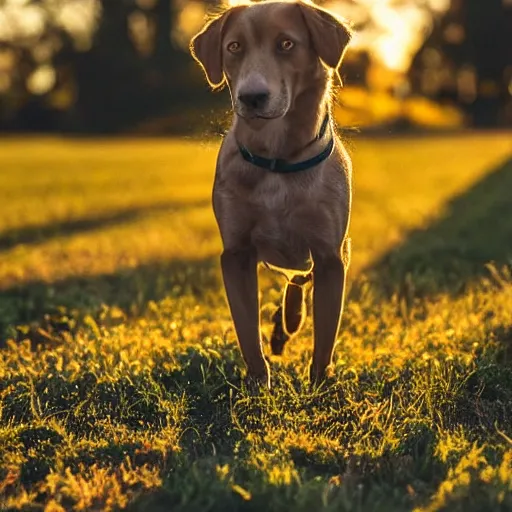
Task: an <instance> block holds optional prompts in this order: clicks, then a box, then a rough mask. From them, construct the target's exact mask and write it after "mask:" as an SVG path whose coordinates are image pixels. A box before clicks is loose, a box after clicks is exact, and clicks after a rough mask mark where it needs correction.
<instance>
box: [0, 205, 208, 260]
mask: <svg viewBox="0 0 512 512" xmlns="http://www.w3.org/2000/svg"><path fill="white" fill-rule="evenodd" d="M209 204H210V201H209V200H200V201H195V202H177V201H163V202H159V203H152V204H149V205H143V206H131V207H129V208H126V209H123V210H119V211H114V212H107V213H104V214H102V215H92V216H90V217H84V218H79V219H72V220H64V221H58V222H54V223H50V224H46V225H42V226H37V225H29V226H24V227H21V228H13V229H9V230H6V231H3V232H2V231H0V251H7V250H9V249H12V248H14V247H15V246H17V245H35V244H38V243H41V242H46V241H48V240H49V239H51V238H55V237H62V236H72V235H74V234H77V233H83V232H87V231H93V230H96V229H101V228H106V227H110V226H114V225H117V224H122V223H126V222H132V221H134V220H137V219H139V218H141V217H143V216H145V215H149V214H152V213H159V212H165V211H169V212H172V211H178V210H180V209H184V208H199V207H203V206H208V205H209Z"/></svg>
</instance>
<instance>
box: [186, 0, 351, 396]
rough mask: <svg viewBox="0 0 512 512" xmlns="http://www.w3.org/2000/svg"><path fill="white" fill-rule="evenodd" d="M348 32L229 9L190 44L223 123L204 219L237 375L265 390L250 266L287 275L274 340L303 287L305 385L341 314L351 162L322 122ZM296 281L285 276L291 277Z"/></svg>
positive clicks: (304, 9) (320, 368)
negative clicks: (308, 302) (307, 318)
mask: <svg viewBox="0 0 512 512" xmlns="http://www.w3.org/2000/svg"><path fill="white" fill-rule="evenodd" d="M350 38H351V34H350V31H349V29H348V28H347V27H346V26H345V25H344V24H343V23H342V22H341V21H340V20H339V19H337V18H336V17H335V16H333V15H332V14H330V13H329V12H327V11H325V10H323V9H320V8H318V7H317V6H315V5H314V4H312V3H309V2H305V1H265V2H258V3H256V2H254V3H248V4H245V5H238V6H236V7H233V8H231V9H229V10H227V11H226V12H224V13H223V14H221V15H219V16H217V17H216V18H215V19H213V20H211V21H209V22H208V23H207V24H206V25H205V27H204V28H203V29H202V30H201V32H200V33H199V34H197V35H196V36H195V37H194V38H193V39H192V41H191V45H190V46H191V52H192V55H193V56H194V58H195V59H196V60H197V61H198V62H199V63H200V64H201V66H202V68H203V69H204V72H205V74H206V77H207V79H208V82H209V83H210V85H211V86H213V87H219V86H221V85H223V84H224V83H225V82H227V84H228V86H229V90H230V93H231V98H232V104H233V110H234V114H235V115H234V119H233V123H232V126H231V129H230V130H229V132H228V133H227V135H226V137H225V138H224V140H223V143H222V147H221V149H220V153H219V156H218V160H217V169H216V176H215V183H214V188H213V209H214V212H215V217H216V219H217V223H218V227H219V230H220V234H221V237H222V242H223V246H224V251H223V253H222V256H221V267H222V274H223V279H224V286H225V290H226V294H227V299H228V303H229V307H230V311H231V315H232V318H233V322H234V325H235V330H236V333H237V337H238V340H239V344H240V347H241V351H242V354H243V357H244V360H245V363H246V365H247V369H248V377H249V378H251V379H255V380H256V381H258V382H261V383H264V384H265V385H266V386H268V387H269V386H270V375H269V369H268V364H267V362H266V359H265V357H264V354H263V351H262V347H261V337H260V318H259V299H258V277H257V267H258V262H264V263H265V264H267V265H270V266H272V267H277V268H279V269H282V270H283V271H284V272H285V273H286V274H287V275H288V277H289V279H290V280H289V282H288V284H287V287H286V290H285V293H284V299H283V306H282V315H283V318H282V319H281V318H278V319H277V322H278V325H277V326H276V329H275V330H274V338H275V339H274V340H273V343H272V345H273V349H274V352H279V351H280V349H282V346H281V347H279V340H278V339H277V338H278V336H279V325H280V324H281V323H282V324H284V328H285V332H286V334H287V335H288V336H291V335H293V334H295V333H296V332H297V331H298V330H299V328H300V326H301V324H302V320H303V316H304V314H303V310H304V307H303V301H304V291H303V286H304V284H305V283H306V282H307V281H308V276H311V274H312V277H313V285H314V289H313V320H314V333H315V335H314V338H315V339H314V351H313V361H312V364H311V367H310V379H311V381H312V382H313V383H318V382H320V381H322V379H324V378H325V376H326V373H327V370H328V368H329V365H330V363H331V359H332V354H333V349H334V343H335V341H336V336H337V333H338V329H339V323H340V318H341V311H342V309H343V298H344V287H345V277H346V272H347V269H348V265H349V260H350V239H349V238H348V236H347V231H348V226H349V220H350V208H351V162H350V159H349V157H348V155H347V153H346V151H345V149H344V147H343V145H342V143H341V141H340V140H339V139H338V137H337V136H336V134H335V133H334V126H333V123H332V121H331V117H330V109H331V97H330V94H331V84H332V78H333V74H335V73H337V70H338V67H339V65H340V63H341V60H342V58H343V55H344V53H345V50H346V48H347V45H348V43H349V41H350ZM292 276H295V277H292Z"/></svg>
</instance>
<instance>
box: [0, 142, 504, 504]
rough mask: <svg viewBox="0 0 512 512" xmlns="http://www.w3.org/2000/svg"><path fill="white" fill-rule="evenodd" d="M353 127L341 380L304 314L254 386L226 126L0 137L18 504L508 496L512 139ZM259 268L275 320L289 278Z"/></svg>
mask: <svg viewBox="0 0 512 512" xmlns="http://www.w3.org/2000/svg"><path fill="white" fill-rule="evenodd" d="M349 148H350V151H351V153H352V156H353V160H354V167H355V175H354V178H355V188H354V211H353V216H352V230H351V236H352V239H353V245H354V254H353V266H352V269H351V272H350V278H349V281H350V293H349V296H348V300H347V304H346V310H345V314H344V318H343V326H342V330H341V332H340V338H339V342H338V347H337V352H336V359H335V374H336V377H337V379H336V382H335V383H331V384H330V385H329V386H327V387H325V388H324V389H321V390H320V391H318V392H315V393H310V392H309V391H308V386H307V379H306V373H307V364H308V359H309V357H310V355H311V348H312V347H311V335H312V332H311V322H310V321H308V323H307V324H306V327H305V329H304V332H303V334H302V335H301V336H300V337H299V338H298V339H296V340H294V341H293V342H291V343H290V344H289V346H288V347H287V349H286V352H285V356H284V358H282V359H273V360H272V365H273V375H274V391H273V393H272V394H262V395H261V396H257V397H254V396H249V395H247V394H246V393H245V391H244V390H243V389H240V375H241V372H242V371H243V367H242V362H241V358H240V354H239V352H238V349H237V346H236V342H235V339H234V335H233V332H232V328H231V320H230V317H229V313H228V310H227V308H226V304H225V301H224V296H223V291H222V283H221V279H220V273H219V269H218V255H219V253H220V250H221V244H220V240H219V237H218V233H217V229H216V227H215V222H214V219H213V214H212V212H211V206H210V194H211V183H212V179H213V172H214V161H215V155H216V150H217V145H216V144H214V143H199V142H197V141H192V140H188V141H183V140H182V141H178V140H174V141H173V140H171V141H169V140H145V141H141V140H138V141H137V140H118V141H110V142H105V141H61V140H56V139H33V140H30V139H29V140H16V139H13V140H10V141H7V142H3V145H2V152H1V153H0V200H1V204H2V208H1V209H0V340H1V342H2V349H1V350H0V407H1V408H0V415H1V416H0V460H1V461H2V462H1V463H0V509H2V510H4V509H7V510H9V509H20V508H23V507H25V508H26V509H27V510H29V509H30V507H34V506H36V505H39V506H41V507H43V509H44V507H46V510H50V511H57V510H71V509H76V510H93V509H94V510H115V509H117V508H124V507H128V508H130V509H132V510H141V511H142V510H144V511H146V510H170V509H172V510H231V509H240V510H241V509H243V510H291V509H294V510H304V511H310V510H314V509H325V510H375V511H383V510H390V511H396V510H413V509H415V510H418V511H420V510H421V511H430V510H432V511H434V510H443V509H446V508H449V509H450V510H464V511H465V512H466V511H468V510H482V509H485V510H491V509H493V508H497V507H499V506H501V507H504V508H507V507H512V502H511V493H512V464H511V461H512V440H511V438H512V429H511V427H510V425H511V424H512V368H511V364H512V362H511V361H512V270H511V262H512V242H511V241H512V201H510V190H511V187H512V183H511V174H512V168H511V164H510V161H508V162H507V158H508V159H509V158H510V154H511V153H512V143H511V142H510V138H509V137H508V135H497V134H489V135H485V136H484V135H475V136H450V137H445V138H434V137H427V138H402V139H399V138H396V139H393V138H390V139H380V140H379V139H377V140H352V141H349ZM262 285H263V286H262V320H263V322H264V326H263V331H264V334H266V335H268V334H269V329H270V324H269V320H270V317H271V315H272V313H273V311H274V308H275V306H276V304H277V302H278V300H279V298H280V286H281V285H282V282H281V281H280V279H279V278H278V277H276V276H273V275H271V274H269V273H268V272H266V271H265V272H262ZM266 348H267V347H266Z"/></svg>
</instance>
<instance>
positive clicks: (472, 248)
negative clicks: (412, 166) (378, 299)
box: [363, 157, 512, 298]
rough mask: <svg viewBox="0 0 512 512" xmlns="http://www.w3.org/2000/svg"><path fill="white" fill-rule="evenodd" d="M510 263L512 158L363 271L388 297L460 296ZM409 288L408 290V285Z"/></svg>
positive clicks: (511, 242)
mask: <svg viewBox="0 0 512 512" xmlns="http://www.w3.org/2000/svg"><path fill="white" fill-rule="evenodd" d="M488 264H492V265H493V266H494V267H495V268H496V269H497V270H498V271H499V269H501V268H502V267H503V266H506V265H508V266H509V267H510V266H511V265H512V158H511V157H508V158H507V159H506V160H505V161H504V162H502V163H501V164H500V165H498V166H497V167H496V168H495V169H493V170H491V171H490V172H489V173H487V175H486V176H485V177H484V178H483V179H482V180H481V181H479V182H478V183H476V184H475V185H473V186H472V187H471V188H470V189H469V190H467V191H465V192H464V193H463V194H461V195H460V196H458V197H455V198H454V199H453V200H452V201H450V202H449V203H448V204H447V205H446V208H445V214H444V215H443V216H442V217H441V218H440V219H439V220H437V221H436V222H434V223H433V224H431V225H430V226H428V227H427V228H425V229H420V230H415V231H412V232H411V233H409V235H408V236H407V238H406V239H405V241H404V242H403V243H402V244H400V245H399V246H397V247H395V248H393V249H391V250H390V251H389V252H388V253H386V254H385V255H384V256H383V257H382V258H380V259H379V260H378V261H376V262H374V263H373V264H371V265H370V266H369V267H368V268H366V269H365V270H364V271H363V273H365V274H367V275H368V276H370V280H371V282H372V284H373V286H374V287H375V288H376V289H378V290H379V291H380V292H382V294H383V295H384V297H385V298H389V297H391V296H392V295H393V294H394V293H396V292H397V291H399V292H400V293H404V292H405V293H407V294H410V295H412V296H419V297H421V296H430V295H436V294H438V293H443V292H446V293H449V294H451V295H453V296H456V295H459V294H461V293H463V292H464V290H465V289H467V286H468V285H471V283H473V282H474V281H475V280H477V279H479V278H481V277H483V276H488V277H490V276H491V273H492V269H491V272H490V271H489V268H488V267H487V265H488ZM405 288H407V290H405Z"/></svg>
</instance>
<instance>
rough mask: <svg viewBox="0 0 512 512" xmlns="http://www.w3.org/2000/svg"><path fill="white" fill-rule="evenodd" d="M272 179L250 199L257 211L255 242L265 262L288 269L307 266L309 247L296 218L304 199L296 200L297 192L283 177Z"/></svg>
mask: <svg viewBox="0 0 512 512" xmlns="http://www.w3.org/2000/svg"><path fill="white" fill-rule="evenodd" d="M269 178H270V179H268V180H265V181H264V182H263V183H261V184H260V185H259V186H258V187H256V188H255V190H254V191H253V193H252V194H251V199H250V202H251V205H252V206H253V207H254V208H255V211H256V212H257V215H256V217H255V222H254V226H253V229H252V231H251V242H252V243H253V245H254V246H255V247H256V248H257V250H258V254H259V259H260V260H262V261H266V262H267V263H270V264H272V265H275V266H278V267H284V268H295V269H303V268H306V267H307V266H308V264H307V260H308V256H309V248H308V245H307V243H306V240H305V239H304V237H303V236H301V230H300V229H298V226H297V222H296V218H295V216H296V212H297V209H298V208H299V206H300V201H295V200H293V199H294V197H295V198H296V195H297V194H296V192H295V193H294V192H293V191H291V190H290V188H289V187H287V186H286V185H285V184H283V182H282V180H279V178H280V177H279V176H276V177H274V176H269ZM273 178H274V179H273ZM276 178H277V179H276Z"/></svg>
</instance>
